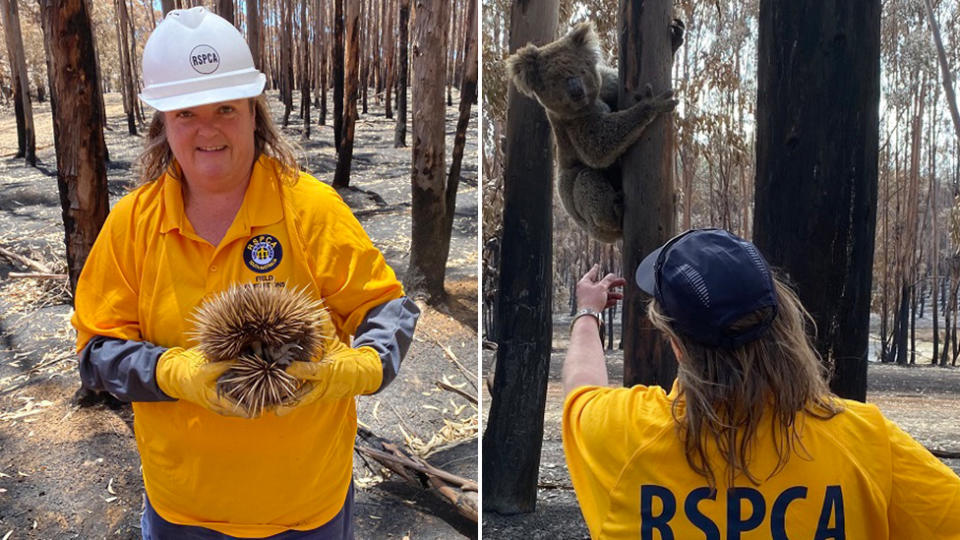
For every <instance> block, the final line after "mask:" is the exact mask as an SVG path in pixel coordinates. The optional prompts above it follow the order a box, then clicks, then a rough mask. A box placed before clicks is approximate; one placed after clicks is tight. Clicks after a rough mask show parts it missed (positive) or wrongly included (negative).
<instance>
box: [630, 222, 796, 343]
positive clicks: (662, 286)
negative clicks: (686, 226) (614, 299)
mask: <svg viewBox="0 0 960 540" xmlns="http://www.w3.org/2000/svg"><path fill="white" fill-rule="evenodd" d="M636 280H637V285H639V286H640V288H641V289H642V290H643V291H645V292H646V293H648V294H650V295H652V296H653V297H654V298H656V299H657V302H658V303H659V304H660V306H661V308H662V310H663V312H664V314H666V315H667V316H668V317H669V318H670V319H671V322H670V326H671V327H672V328H673V329H674V330H676V331H677V332H678V333H680V334H683V335H684V336H686V337H689V338H690V339H692V340H693V341H695V342H697V343H700V344H702V345H706V346H709V347H724V348H732V347H738V346H740V345H744V344H746V343H749V342H751V341H753V340H755V339H757V338H759V337H760V336H761V335H763V333H764V332H765V331H766V330H767V329H768V328H769V327H770V324H771V322H772V321H773V319H774V317H776V313H777V294H776V290H775V288H774V285H773V276H772V274H771V272H770V267H769V265H768V264H767V261H766V260H764V258H763V256H761V255H760V252H759V251H757V248H756V246H754V245H753V244H751V243H750V242H747V241H746V240H744V239H742V238H740V237H738V236H736V235H733V234H731V233H729V232H727V231H725V230H723V229H693V230H690V231H687V232H685V233H683V234H681V235H679V236H676V237H674V238H673V239H672V240H670V241H669V242H667V243H666V244H664V245H663V246H661V247H660V248H659V249H657V250H655V251H654V252H653V253H651V254H649V255H647V257H646V258H644V259H643V262H641V263H640V266H638V267H637V273H636ZM767 307H770V308H773V309H771V310H768V313H767V314H766V316H765V317H763V318H762V319H761V320H760V321H759V322H757V324H755V325H753V326H749V327H746V328H739V329H737V330H732V329H731V328H730V326H731V325H732V324H733V323H734V322H736V321H739V320H740V319H742V318H743V317H745V316H747V315H750V314H751V313H754V312H757V311H759V310H761V309H763V308H767Z"/></svg>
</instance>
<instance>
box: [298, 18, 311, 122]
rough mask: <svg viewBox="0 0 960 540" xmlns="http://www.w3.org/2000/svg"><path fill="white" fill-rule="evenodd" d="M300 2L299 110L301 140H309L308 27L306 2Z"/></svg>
mask: <svg viewBox="0 0 960 540" xmlns="http://www.w3.org/2000/svg"><path fill="white" fill-rule="evenodd" d="M308 1H309V0H300V70H301V71H300V73H301V75H300V109H301V110H302V111H303V132H302V133H301V138H302V139H303V140H308V139H310V25H309V24H307V2H308Z"/></svg>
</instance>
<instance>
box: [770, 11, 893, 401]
mask: <svg viewBox="0 0 960 540" xmlns="http://www.w3.org/2000/svg"><path fill="white" fill-rule="evenodd" d="M880 4H881V3H880V1H879V0H850V1H848V2H819V1H816V0H795V1H793V2H778V1H771V0H761V2H760V17H759V43H758V51H759V62H758V66H759V74H758V77H757V81H758V84H757V94H758V100H757V145H756V148H757V173H756V174H757V178H756V199H755V201H756V202H755V204H756V207H755V213H754V241H755V243H756V245H757V247H759V248H760V250H761V251H762V252H763V254H764V256H766V257H767V260H768V261H770V263H771V265H772V266H774V267H777V268H780V269H782V270H784V271H785V272H786V273H787V274H788V276H789V278H790V279H791V280H792V282H793V283H794V285H795V288H796V291H797V293H798V295H799V297H800V300H801V301H802V302H803V305H804V306H805V307H806V308H807V309H808V310H809V311H810V313H811V314H812V315H813V318H814V320H815V322H816V327H817V336H816V340H815V342H814V344H815V345H816V349H817V351H818V352H819V353H820V354H821V355H822V357H823V358H824V360H825V361H827V362H833V363H834V365H835V371H834V373H835V374H834V377H833V380H832V381H831V384H830V386H831V388H832V389H833V391H834V392H836V393H837V394H838V395H840V396H841V397H846V398H853V399H859V400H863V399H864V398H865V396H866V384H867V337H868V330H869V309H870V290H871V289H870V288H871V284H872V280H873V275H872V269H873V248H874V229H875V225H876V211H877V209H876V207H877V156H878V151H879V123H878V114H879V113H878V109H879V98H880ZM906 323H907V321H904V320H901V321H900V324H901V325H903V324H906Z"/></svg>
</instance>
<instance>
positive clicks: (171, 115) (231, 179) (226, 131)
mask: <svg viewBox="0 0 960 540" xmlns="http://www.w3.org/2000/svg"><path fill="white" fill-rule="evenodd" d="M163 114H164V125H165V128H166V133H167V142H168V143H169V144H170V149H171V150H172V151H173V155H174V157H175V158H176V159H177V162H178V163H179V164H180V167H181V168H182V169H183V174H184V176H185V177H186V181H187V185H188V186H189V187H190V188H192V189H198V190H203V191H213V192H223V191H229V190H231V189H236V188H237V186H240V185H243V186H245V185H246V182H247V181H248V180H249V179H250V171H251V169H252V168H253V161H254V135H253V132H254V127H255V121H254V113H253V102H252V101H251V100H248V99H238V100H234V101H222V102H220V103H213V104H210V105H199V106H196V107H190V108H188V109H180V110H176V111H169V112H165V113H163Z"/></svg>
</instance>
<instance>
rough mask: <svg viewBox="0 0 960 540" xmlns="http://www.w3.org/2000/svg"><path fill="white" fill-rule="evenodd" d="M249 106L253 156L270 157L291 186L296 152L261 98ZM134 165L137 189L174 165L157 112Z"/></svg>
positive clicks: (281, 175) (294, 176)
mask: <svg viewBox="0 0 960 540" xmlns="http://www.w3.org/2000/svg"><path fill="white" fill-rule="evenodd" d="M250 103H251V104H252V107H253V114H254V130H253V141H254V143H253V144H254V147H253V148H254V155H255V156H256V157H260V156H261V155H263V154H265V155H267V156H270V157H272V158H273V159H274V160H275V161H276V163H277V169H278V170H277V171H276V172H277V174H278V175H280V177H281V178H283V179H284V181H285V182H287V183H288V184H293V183H295V182H296V181H297V177H298V173H299V172H300V166H299V165H298V164H297V158H296V156H297V154H299V153H301V152H300V151H299V148H298V147H297V146H296V145H295V144H293V143H291V142H290V141H288V140H287V139H286V138H285V137H284V136H283V134H282V133H280V130H279V129H277V126H276V124H274V123H273V118H272V117H271V116H270V107H269V105H267V98H266V95H265V94H260V95H259V96H257V97H255V98H251V99H250ZM138 161H139V172H140V174H139V180H138V182H137V185H143V184H146V183H148V182H152V181H154V180H156V179H157V178H160V176H161V175H163V173H165V172H166V171H167V169H168V168H169V167H170V165H171V164H173V162H174V156H173V151H172V150H171V149H170V144H169V143H168V142H167V132H166V127H165V125H164V122H163V113H162V112H160V111H157V112H155V113H154V114H153V119H152V120H151V121H150V127H149V128H147V138H146V140H145V141H144V143H143V151H141V152H140V157H139V159H138Z"/></svg>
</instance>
